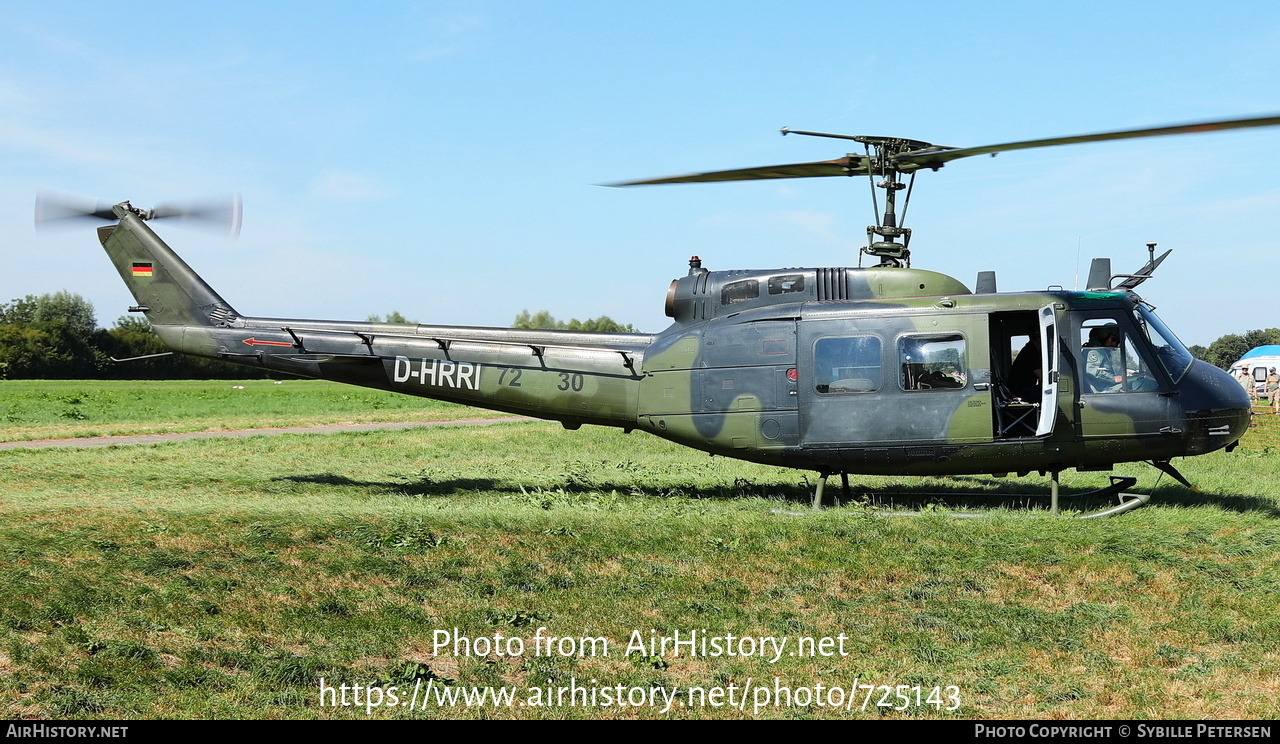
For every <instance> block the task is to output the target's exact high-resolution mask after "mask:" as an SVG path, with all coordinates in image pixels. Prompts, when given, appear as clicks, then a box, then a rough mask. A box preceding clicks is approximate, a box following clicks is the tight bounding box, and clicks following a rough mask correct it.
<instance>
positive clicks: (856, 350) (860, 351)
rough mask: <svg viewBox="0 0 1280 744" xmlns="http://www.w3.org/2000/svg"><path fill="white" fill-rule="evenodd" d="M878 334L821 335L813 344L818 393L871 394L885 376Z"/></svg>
mask: <svg viewBox="0 0 1280 744" xmlns="http://www.w3.org/2000/svg"><path fill="white" fill-rule="evenodd" d="M882 366H883V365H882V362H881V361H880V339H879V338H878V337H876V336H857V337H854V338H820V339H818V342H817V343H816V344H814V346H813V368H814V385H815V387H816V389H817V391H818V392H819V393H872V392H875V391H877V390H879V389H880V381H881V380H882V379H883V377H884V375H883V372H882Z"/></svg>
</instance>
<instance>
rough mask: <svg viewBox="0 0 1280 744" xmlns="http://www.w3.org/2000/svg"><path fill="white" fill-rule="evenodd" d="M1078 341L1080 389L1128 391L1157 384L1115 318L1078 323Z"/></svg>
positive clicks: (1104, 391) (1136, 347) (1144, 359)
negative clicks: (1081, 374)
mask: <svg viewBox="0 0 1280 744" xmlns="http://www.w3.org/2000/svg"><path fill="white" fill-rule="evenodd" d="M1080 340H1081V347H1080V369H1081V370H1083V378H1084V379H1083V381H1082V383H1081V391H1082V392H1084V393H1129V392H1140V391H1144V390H1155V389H1157V388H1158V387H1159V383H1157V382H1156V378H1155V375H1154V374H1152V372H1151V368H1150V362H1149V360H1148V359H1147V357H1146V356H1145V355H1144V354H1143V353H1142V352H1141V351H1140V347H1139V344H1138V343H1136V342H1135V339H1134V337H1133V336H1132V334H1131V333H1129V332H1128V330H1127V328H1126V326H1124V325H1122V324H1120V323H1119V322H1118V321H1117V319H1116V318H1114V317H1101V318H1090V319H1087V320H1084V321H1083V322H1081V324H1080Z"/></svg>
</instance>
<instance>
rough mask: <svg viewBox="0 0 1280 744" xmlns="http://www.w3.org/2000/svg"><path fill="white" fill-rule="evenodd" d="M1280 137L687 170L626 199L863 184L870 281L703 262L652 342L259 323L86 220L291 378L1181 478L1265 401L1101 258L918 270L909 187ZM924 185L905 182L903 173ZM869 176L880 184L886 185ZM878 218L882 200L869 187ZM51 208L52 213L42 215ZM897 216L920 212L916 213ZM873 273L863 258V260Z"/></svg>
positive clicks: (901, 466)
mask: <svg viewBox="0 0 1280 744" xmlns="http://www.w3.org/2000/svg"><path fill="white" fill-rule="evenodd" d="M1277 124H1280V116H1272V117H1264V118H1252V119H1237V120H1230V121H1212V122H1201V123H1196V124H1185V125H1179V126H1169V127H1160V128H1155V129H1140V130H1127V131H1117V132H1106V133H1099V134H1091V135H1081V136H1074V137H1059V138H1053V139H1040V140H1030V141H1024V142H1013V143H1007V144H1002V145H990V146H985V147H970V148H954V147H943V146H937V145H932V144H930V143H927V142H921V141H917V140H910V139H902V138H894V137H865V136H847V135H836V134H825V133H821V132H808V131H794V130H783V133H784V134H786V133H791V134H800V135H808V136H817V137H828V138H838V139H846V140H852V141H854V142H857V143H860V144H861V145H863V146H864V153H863V154H848V155H846V156H844V157H841V158H838V159H835V160H829V161H822V162H811V163H796V164H790V165H780V166H770V167H763V168H746V169H739V170H730V171H715V172H705V173H696V174H692V175H687V176H676V177H672V178H658V179H646V180H640V181H628V182H623V183H618V184H611V185H615V186H636V185H652V184H667V183H688V182H707V181H727V180H753V179H770V178H799V177H811V176H867V177H868V178H870V179H871V180H872V181H873V183H874V184H875V186H878V187H879V188H880V189H883V190H884V192H885V197H884V210H883V213H881V212H880V210H879V206H878V205H876V210H877V214H878V215H879V214H882V215H883V216H882V217H881V218H880V219H879V222H878V224H876V225H871V226H869V227H868V228H867V235H868V241H867V242H868V245H867V246H866V247H864V248H863V249H862V254H865V255H868V256H872V257H874V258H876V259H878V260H879V262H878V263H877V264H876V265H873V266H868V267H865V268H864V267H862V266H861V265H859V266H858V267H834V268H794V269H751V270H728V271H711V270H708V269H707V268H705V267H703V266H702V262H701V261H700V260H699V259H698V258H697V257H696V256H695V257H694V258H692V259H691V260H690V261H689V270H688V274H687V275H686V276H683V277H681V278H678V279H675V280H673V281H672V282H671V285H670V287H669V288H668V290H667V294H666V306H665V310H666V315H667V316H668V317H670V318H671V320H672V323H671V325H670V326H669V327H668V328H667V329H666V330H664V331H662V332H661V333H652V334H650V333H587V332H573V331H542V330H524V329H510V328H488V327H472V326H443V325H425V324H424V325H417V324H394V323H375V322H361V321H323V320H304V319H294V318H259V317H253V316H246V315H243V314H241V313H240V312H239V311H237V310H236V309H234V308H233V307H232V306H231V305H230V304H229V303H227V302H226V301H225V300H224V299H223V298H222V297H221V296H220V295H219V294H218V293H217V292H216V291H214V289H213V288H212V287H210V286H209V285H208V284H206V283H205V282H204V280H202V279H201V278H200V277H199V276H198V275H197V274H196V272H195V271H193V270H192V269H191V268H190V267H189V266H188V265H187V264H186V263H185V262H184V261H183V260H182V259H181V258H179V257H178V255H177V254H176V253H175V252H174V251H173V250H171V249H170V248H169V246H168V245H167V244H166V243H165V242H164V241H163V240H162V239H161V238H160V237H159V236H158V235H157V234H156V233H155V232H154V231H153V230H152V229H151V227H150V226H149V225H148V224H147V222H148V221H149V220H151V219H154V218H158V217H163V216H192V212H191V211H189V210H182V209H178V208H157V209H155V210H143V209H140V208H138V207H135V206H133V205H132V204H130V203H129V202H128V201H125V202H121V203H119V204H116V205H114V206H112V207H109V208H103V207H94V208H92V209H86V210H83V214H84V215H86V216H93V217H98V218H107V219H111V220H113V221H116V224H114V225H109V226H103V227H99V228H98V237H99V240H100V241H101V243H102V246H103V248H105V249H106V252H107V254H108V256H110V258H111V261H112V262H113V263H114V264H115V267H116V269H117V271H119V273H120V276H121V278H122V279H123V280H124V282H125V284H126V285H128V287H129V290H130V291H131V292H132V293H133V296H134V297H135V299H136V301H137V303H138V304H137V305H136V306H133V307H131V308H129V309H130V311H131V312H138V313H142V314H143V315H145V316H146V318H147V319H148V320H149V321H150V322H151V325H152V327H153V328H154V329H155V332H156V334H157V335H158V336H159V337H160V338H161V339H162V340H163V341H164V342H165V343H166V344H167V345H168V346H169V347H170V348H171V349H173V350H174V351H177V352H181V353H186V354H194V355H197V356H202V357H208V358H212V359H222V360H225V361H229V362H235V363H238V364H245V365H251V366H255V367H264V368H267V369H272V370H279V371H282V372H288V373H292V374H296V375H302V376H306V377H313V378H319V379H325V380H334V381H337V382H344V383H349V384H353V385H361V386H365V387H372V388H379V389H383V390H390V391H394V392H399V393H406V394H409V395H419V396H424V397H429V398H436V399H441V400H448V401H453V402H457V403H464V404H467V405H472V406H477V407H481V408H489V409H494V410H499V411H507V412H511V413H518V414H523V415H526V416H533V417H537V418H542V419H551V420H555V421H559V422H561V423H562V424H563V425H564V426H565V428H567V429H577V428H579V427H581V426H582V425H583V424H595V425H600V426H614V427H620V428H622V429H623V430H625V431H627V432H630V431H632V430H635V429H640V430H644V431H647V432H649V433H652V434H655V435H657V436H660V437H663V438H665V439H669V440H671V441H673V442H677V443H679V444H682V445H686V446H689V447H694V448H697V449H700V450H703V451H706V452H708V453H711V454H712V455H722V456H725V457H734V458H739V459H743V460H750V461H754V462H759V463H766V464H770V465H777V466H782V467H789V468H800V469H807V470H812V471H816V472H817V473H818V474H819V480H818V483H817V489H816V492H815V494H814V500H813V504H814V506H815V507H816V506H818V505H819V504H820V503H821V501H822V496H823V489H824V486H825V484H826V481H827V478H828V477H829V476H831V475H833V474H836V473H839V474H841V476H842V479H843V482H844V486H845V489H846V490H847V488H848V480H847V476H848V474H849V473H856V474H870V475H890V474H892V475H963V474H996V475H1004V474H1008V473H1010V472H1016V473H1018V474H1020V475H1023V474H1026V473H1029V472H1032V471H1038V472H1040V473H1042V474H1043V473H1049V474H1050V475H1051V477H1052V488H1051V498H1052V508H1053V509H1054V510H1055V511H1056V510H1057V496H1058V482H1059V481H1058V477H1059V473H1060V472H1061V471H1063V470H1066V469H1070V468H1075V469H1076V470H1079V471H1105V470H1110V469H1112V468H1113V467H1114V466H1115V465H1116V464H1118V463H1125V462H1135V461H1148V462H1150V463H1151V464H1153V465H1154V466H1155V467H1157V468H1159V469H1160V470H1162V471H1164V472H1166V473H1169V474H1170V475H1171V476H1172V477H1174V478H1176V479H1178V480H1179V481H1180V482H1182V483H1184V484H1186V485H1188V486H1189V485H1190V484H1189V483H1187V482H1186V479H1185V478H1183V477H1182V476H1181V475H1180V474H1179V473H1178V471H1177V470H1176V469H1175V468H1174V466H1173V465H1172V464H1171V461H1172V459H1173V458H1176V457H1184V456H1189V455H1198V454H1203V453H1207V452H1211V451H1214V450H1217V449H1221V448H1224V447H1225V448H1228V449H1230V448H1232V447H1234V446H1235V444H1236V443H1237V442H1238V440H1239V439H1240V437H1241V435H1242V434H1243V433H1244V432H1245V430H1246V429H1247V427H1248V425H1249V420H1250V415H1251V407H1250V402H1249V401H1248V399H1247V397H1246V396H1245V394H1244V391H1243V390H1242V389H1241V387H1240V385H1238V384H1237V383H1236V382H1235V381H1234V380H1232V379H1231V378H1230V377H1229V376H1228V375H1227V374H1226V373H1225V372H1223V371H1222V370H1219V369H1217V368H1216V367H1213V366H1211V365H1209V364H1206V363H1204V362H1200V361H1196V360H1195V359H1193V358H1192V355H1191V353H1190V352H1188V351H1187V349H1186V347H1184V346H1183V345H1182V343H1181V342H1179V341H1178V339H1177V338H1176V337H1175V336H1174V335H1173V333H1172V332H1171V331H1170V330H1169V329H1168V328H1167V327H1165V325H1164V324H1163V323H1162V322H1161V321H1160V319H1159V318H1157V317H1156V315H1155V314H1154V313H1153V312H1152V310H1151V308H1150V307H1149V306H1148V305H1147V304H1146V303H1144V302H1143V300H1142V299H1141V297H1139V296H1138V295H1137V294H1136V293H1135V291H1134V290H1135V289H1136V288H1137V286H1138V285H1139V284H1141V283H1142V282H1143V281H1144V280H1145V279H1147V278H1148V277H1150V276H1151V274H1152V273H1153V272H1154V271H1155V269H1156V267H1157V266H1158V265H1159V264H1160V262H1161V261H1162V260H1164V258H1165V257H1166V256H1167V255H1168V252H1165V254H1164V255H1162V256H1160V257H1158V258H1157V257H1156V256H1155V254H1154V244H1149V246H1148V247H1149V250H1150V258H1149V260H1148V262H1147V264H1146V266H1144V267H1143V268H1142V269H1141V270H1139V271H1137V272H1135V273H1134V274H1131V275H1114V276H1113V275H1111V269H1110V263H1109V260H1107V259H1100V260H1095V262H1094V265H1093V267H1092V270H1091V272H1090V279H1089V283H1088V287H1087V289H1086V291H1066V290H1063V289H1053V290H1049V291H1038V292H1012V293H1010V292H998V291H997V289H996V279H995V275H994V272H982V273H980V274H979V276H978V279H977V283H976V286H975V287H974V290H973V291H970V290H969V289H968V288H967V287H966V286H965V285H964V284H962V283H961V282H960V281H958V280H956V279H953V278H951V277H949V276H946V275H944V274H941V273H937V272H933V271H928V270H924V269H918V268H912V267H911V254H910V250H909V247H908V246H909V243H910V238H911V231H910V229H909V228H906V227H903V226H901V225H900V224H898V218H897V215H898V212H897V204H896V201H897V199H896V195H897V192H898V191H900V190H903V189H906V190H907V193H906V198H907V199H908V200H909V198H910V194H911V184H912V183H914V178H915V175H916V173H917V172H919V171H921V170H925V169H928V170H934V171H936V170H938V169H939V168H941V167H943V166H944V165H946V164H947V163H949V162H951V161H952V160H956V159H959V158H964V157H970V156H974V155H982V154H994V153H998V152H1004V151H1009V150H1020V149H1026V148H1034V147H1048V146H1054V145H1065V144H1072V143H1081V142H1094V141H1102V140H1116V139H1126V138H1132V137H1151V136H1158V135H1169V134H1183V133H1191V132H1204V131H1213V130H1225V129H1235V128H1243V127H1261V126H1273V125H1277ZM904 175H907V176H910V181H909V182H908V183H906V184H904V183H903V181H902V176H904ZM876 179H880V180H879V181H878V182H877V181H876ZM872 194H873V200H874V194H875V190H874V189H873V190H872ZM38 211H39V210H38ZM904 211H905V203H904ZM859 264H861V256H860V259H859ZM1111 480H1112V485H1111V486H1110V487H1108V488H1105V489H1102V490H1101V491H1099V492H1097V493H1099V494H1102V495H1105V496H1106V497H1107V498H1110V497H1112V496H1116V497H1118V499H1119V504H1118V505H1117V506H1115V507H1112V508H1109V509H1104V510H1102V511H1100V512H1096V513H1095V514H1093V515H1089V516H1096V515H1110V514H1115V513H1120V512H1123V511H1128V510H1130V509H1132V508H1135V507H1137V506H1140V505H1142V504H1144V503H1146V501H1147V498H1148V497H1147V496H1146V495H1137V494H1125V493H1123V491H1124V489H1125V488H1128V487H1130V486H1132V485H1133V483H1134V482H1136V479H1134V478H1132V477H1115V476H1113V477H1112V479H1111Z"/></svg>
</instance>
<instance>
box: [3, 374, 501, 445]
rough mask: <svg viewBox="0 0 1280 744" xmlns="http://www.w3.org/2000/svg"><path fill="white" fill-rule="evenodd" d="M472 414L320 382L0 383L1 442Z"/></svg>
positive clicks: (463, 409)
mask: <svg viewBox="0 0 1280 744" xmlns="http://www.w3.org/2000/svg"><path fill="white" fill-rule="evenodd" d="M475 415H476V409H474V408H468V407H466V406H459V405H454V404H452V403H441V402H439V401H434V400H427V399H426V398H415V397H412V396H408V395H397V394H395V393H388V392H383V391H381V390H370V389H366V388H358V387H352V386H349V385H338V384H337V383H332V382H323V381H320V380H292V379H290V380H283V381H280V382H275V381H272V380H244V381H235V380H163V381H145V382H132V381H117V380H0V441H5V442H14V441H25V440H32V439H51V438H58V437H97V436H107V435H113V434H162V433H168V432H184V431H216V430H218V429H257V428H271V427H278V426H303V425H307V424H333V423H364V422H391V421H437V420H443V419H451V418H467V417H473V416H475ZM485 415H486V416H489V415H492V416H495V417H496V416H502V415H504V414H500V413H492V412H490V413H488V414H485Z"/></svg>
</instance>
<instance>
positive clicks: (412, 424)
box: [0, 417, 533, 450]
mask: <svg viewBox="0 0 1280 744" xmlns="http://www.w3.org/2000/svg"><path fill="white" fill-rule="evenodd" d="M532 420H533V419H528V418H523V417H507V418H474V419H451V420H448V421H403V422H397V423H383V424H317V425H315V426H288V427H283V428H272V429H234V430H231V431H185V432H176V433H172V434H123V435H120V436H112V437H78V438H70V439H33V440H31V441H27V442H0V450H11V449H40V448H44V447H110V446H112V445H119V444H154V443H155V442H176V441H180V440H183V439H213V438H215V437H263V436H273V435H275V434H337V433H338V432H343V431H378V430H382V429H413V428H416V427H419V426H488V425H489V424H503V423H510V422H512V421H532Z"/></svg>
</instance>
